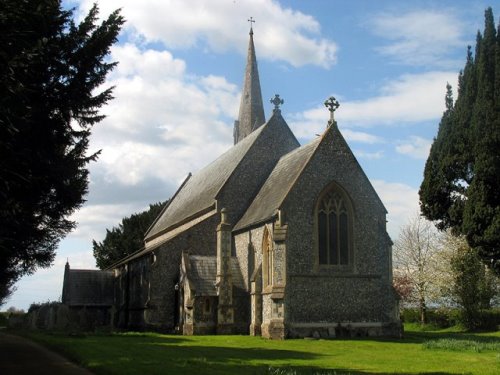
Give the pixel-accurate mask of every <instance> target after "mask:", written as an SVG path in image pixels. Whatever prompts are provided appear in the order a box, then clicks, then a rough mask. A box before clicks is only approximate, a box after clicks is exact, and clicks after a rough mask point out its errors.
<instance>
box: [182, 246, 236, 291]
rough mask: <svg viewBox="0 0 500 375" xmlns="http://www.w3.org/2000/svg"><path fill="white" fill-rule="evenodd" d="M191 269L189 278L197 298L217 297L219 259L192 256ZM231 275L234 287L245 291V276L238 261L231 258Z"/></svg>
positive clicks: (188, 272) (190, 257) (190, 258)
mask: <svg viewBox="0 0 500 375" xmlns="http://www.w3.org/2000/svg"><path fill="white" fill-rule="evenodd" d="M189 263H190V267H189V268H188V270H187V277H188V279H189V281H190V282H191V283H193V284H194V288H195V291H196V295H197V296H216V295H217V289H216V288H215V278H216V276H217V258H216V257H215V256H202V255H190V256H189ZM231 275H232V279H233V286H234V287H236V288H238V289H244V287H245V286H244V282H243V276H242V275H241V271H240V268H239V265H238V259H236V258H234V257H232V258H231Z"/></svg>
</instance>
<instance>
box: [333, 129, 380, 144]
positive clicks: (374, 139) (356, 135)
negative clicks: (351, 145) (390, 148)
mask: <svg viewBox="0 0 500 375" xmlns="http://www.w3.org/2000/svg"><path fill="white" fill-rule="evenodd" d="M342 134H343V135H344V137H345V138H346V139H347V140H348V141H350V142H359V143H367V144H375V143H383V142H384V140H383V138H381V137H378V136H376V135H373V134H368V133H365V132H358V131H354V130H351V129H345V130H343V131H342Z"/></svg>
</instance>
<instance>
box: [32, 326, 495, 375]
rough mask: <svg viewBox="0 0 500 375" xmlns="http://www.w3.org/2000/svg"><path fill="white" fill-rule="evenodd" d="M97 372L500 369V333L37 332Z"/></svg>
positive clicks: (289, 374)
mask: <svg viewBox="0 0 500 375" xmlns="http://www.w3.org/2000/svg"><path fill="white" fill-rule="evenodd" d="M29 336H30V337H31V338H33V339H35V340H36V341H38V342H41V343H43V344H44V345H47V346H49V347H51V348H53V349H55V350H56V351H59V352H62V353H63V354H64V355H66V356H67V357H69V358H71V359H73V360H74V361H75V362H77V363H80V364H82V365H83V366H85V367H87V368H89V369H90V370H91V371H93V372H95V373H97V374H237V375H244V374H273V375H295V374H297V375H298V374H311V375H312V374H318V375H319V374H322V375H323V374H324V375H326V374H332V375H333V374H372V373H376V374H423V373H425V374H485V375H486V374H497V375H498V374H500V332H491V333H474V334H467V333H461V332H453V331H450V330H448V331H443V330H441V331H421V330H419V329H418V328H417V327H414V326H413V327H411V326H410V327H406V334H405V338H404V339H402V340H383V339H352V340H340V339H339V340H307V339H297V340H286V341H270V340H265V339H262V338H259V337H249V336H188V337H186V336H174V335H161V334H157V333H115V334H95V335H92V334H91V335H85V336H80V337H78V336H69V335H67V334H51V335H49V334H42V333H35V334H33V333H29Z"/></svg>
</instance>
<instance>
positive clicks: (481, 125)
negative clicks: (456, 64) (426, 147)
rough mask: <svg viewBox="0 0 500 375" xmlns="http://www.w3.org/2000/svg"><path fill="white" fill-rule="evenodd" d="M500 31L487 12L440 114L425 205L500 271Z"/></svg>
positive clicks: (439, 222)
mask: <svg viewBox="0 0 500 375" xmlns="http://www.w3.org/2000/svg"><path fill="white" fill-rule="evenodd" d="M499 38H500V35H499V34H498V33H497V31H496V29H495V24H494V19H493V11H492V9H491V8H488V9H487V10H486V12H485V29H484V32H483V34H481V33H478V35H477V39H476V50H475V55H474V58H473V57H472V53H471V50H470V47H469V49H468V53H467V62H466V64H465V68H464V70H463V72H461V73H460V76H459V87H458V97H457V100H456V103H455V105H454V106H453V104H452V100H451V104H450V89H449V88H448V94H447V108H446V111H445V113H444V114H443V117H442V119H441V123H440V127H439V131H438V135H437V137H436V139H435V140H434V143H433V145H432V147H431V153H430V155H429V158H428V160H427V163H426V166H425V171H424V180H423V182H422V185H421V187H420V191H419V194H420V207H421V211H422V213H423V215H424V216H425V217H427V218H428V219H429V220H433V221H437V226H438V228H440V229H447V228H451V229H452V230H453V232H454V233H456V234H463V235H465V236H466V238H467V241H468V243H469V244H470V246H471V247H472V248H473V249H474V250H475V251H477V252H478V254H479V255H480V257H481V258H482V259H483V261H484V262H485V263H486V264H488V265H489V266H490V267H491V268H492V269H494V270H495V272H496V273H497V274H500V189H499V187H500V105H499V100H500V95H499V92H500V67H499V66H500V51H499V50H500V47H499V45H500V41H499Z"/></svg>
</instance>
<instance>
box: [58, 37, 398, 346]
mask: <svg viewBox="0 0 500 375" xmlns="http://www.w3.org/2000/svg"><path fill="white" fill-rule="evenodd" d="M271 102H272V103H273V104H274V109H273V112H272V114H271V116H270V118H269V119H268V120H267V121H266V119H265V115H264V106H263V101H262V96H261V89H260V82H259V73H258V70H257V61H256V55H255V48H254V41H253V31H252V29H250V40H249V45H248V56H247V65H246V70H245V77H244V85H243V93H242V97H241V104H240V110H239V117H238V120H237V121H235V124H234V146H233V147H231V148H230V149H229V150H228V151H227V152H226V153H224V154H223V155H221V156H220V157H219V158H218V159H216V160H215V161H213V162H212V163H211V164H209V165H207V166H206V167H205V168H203V169H202V170H200V171H198V172H197V173H195V174H193V175H191V174H189V175H188V177H187V178H186V180H185V181H184V182H183V183H182V185H181V186H180V187H179V188H178V190H177V192H176V193H175V194H174V196H173V197H172V198H171V199H170V200H169V202H168V203H167V205H166V206H165V207H164V208H163V211H162V212H161V213H160V215H159V216H158V217H157V219H156V220H155V222H154V223H153V224H152V225H151V227H150V228H149V229H148V231H147V233H145V238H144V248H142V249H140V250H138V251H137V252H136V253H134V254H132V255H130V256H128V257H126V258H124V259H122V260H120V261H119V262H117V263H116V264H114V265H113V266H112V267H110V269H108V270H104V271H88V270H72V269H70V267H69V265H68V264H67V265H66V272H65V278H64V287H63V303H65V304H66V305H68V306H69V307H70V308H74V309H92V308H96V309H100V311H102V309H104V310H105V311H107V313H108V315H109V322H110V324H112V325H113V326H114V327H117V328H124V329H154V330H162V331H170V332H172V331H178V332H180V333H183V334H186V335H193V334H232V333H234V334H250V335H262V336H263V337H267V338H273V339H284V338H287V337H307V336H314V337H338V336H365V335H370V336H376V335H386V336H387V335H389V336H398V335H399V334H400V331H401V325H400V322H399V316H398V307H397V299H396V295H395V293H394V290H393V287H392V264H391V245H392V243H391V239H390V238H389V235H388V234H387V231H386V214H387V212H386V209H385V207H384V205H383V203H382V201H381V200H380V198H379V197H378V195H377V193H376V192H375V190H374V189H373V187H372V185H371V184H370V182H369V180H368V178H367V177H366V175H365V173H364V172H363V170H362V169H361V167H360V165H359V164H358V162H357V160H356V158H355V157H354V155H353V153H352V151H351V150H350V148H349V146H348V145H347V143H346V141H345V140H344V138H343V136H342V134H341V132H340V131H339V128H338V127H337V123H336V121H335V119H334V116H333V115H334V111H335V109H336V107H338V103H337V102H336V101H335V100H334V99H333V98H330V99H329V100H328V101H327V102H325V105H326V106H327V107H328V109H329V110H330V120H329V121H325V131H324V132H323V134H321V135H320V136H318V137H317V138H316V139H314V140H313V141H311V142H310V143H309V144H306V145H303V146H301V145H300V144H299V142H298V141H297V139H296V138H295V136H294V134H293V133H292V131H291V130H290V128H289V126H288V125H287V123H286V121H285V119H284V118H283V117H282V114H281V111H280V108H279V107H280V105H281V104H283V100H281V99H280V98H279V96H278V95H276V97H275V98H274V100H272V101H271ZM326 113H327V112H326V111H325V114H326ZM326 117H327V116H325V118H326ZM89 296H90V297H89ZM92 296H94V297H92Z"/></svg>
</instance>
